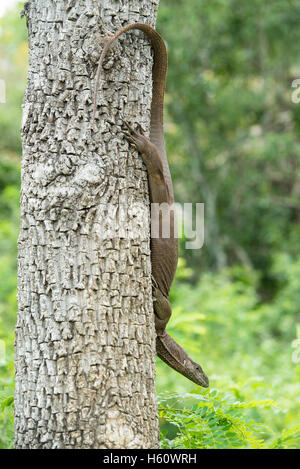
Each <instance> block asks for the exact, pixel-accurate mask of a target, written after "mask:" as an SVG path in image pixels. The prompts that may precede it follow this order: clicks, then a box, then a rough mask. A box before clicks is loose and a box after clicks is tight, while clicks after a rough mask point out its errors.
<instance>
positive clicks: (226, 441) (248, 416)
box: [159, 389, 300, 449]
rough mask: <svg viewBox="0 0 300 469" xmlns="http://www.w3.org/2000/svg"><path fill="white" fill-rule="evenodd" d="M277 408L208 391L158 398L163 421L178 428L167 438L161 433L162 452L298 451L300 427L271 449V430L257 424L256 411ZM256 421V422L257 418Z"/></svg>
mask: <svg viewBox="0 0 300 469" xmlns="http://www.w3.org/2000/svg"><path fill="white" fill-rule="evenodd" d="M273 407H274V408H276V404H275V403H274V402H273V401H271V400H253V401H248V402H241V401H236V400H235V397H234V396H232V395H230V394H225V393H221V392H220V391H219V390H216V389H213V390H210V391H209V390H206V391H204V392H203V393H202V394H195V393H194V394H192V393H174V394H169V395H161V396H159V413H160V418H161V420H162V421H166V422H168V423H169V424H170V425H171V426H172V427H175V429H176V430H175V435H174V432H173V435H172V438H171V439H169V438H168V432H167V431H165V432H162V436H161V448H163V449H227V448H233V449H247V448H251V449H264V448H270V449H283V448H295V447H296V446H295V445H296V444H297V443H299V441H300V431H299V430H300V427H299V426H297V427H294V428H293V429H291V430H289V431H286V430H284V431H283V432H282V434H281V435H280V436H278V437H276V438H273V441H272V442H271V443H270V444H269V446H268V445H266V443H265V439H266V435H270V436H273V432H272V430H270V429H269V428H268V427H266V425H263V424H262V423H261V422H258V421H257V416H256V414H255V410H257V409H260V408H264V409H270V408H273ZM255 417H256V418H255Z"/></svg>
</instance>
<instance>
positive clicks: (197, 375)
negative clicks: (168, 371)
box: [156, 330, 209, 388]
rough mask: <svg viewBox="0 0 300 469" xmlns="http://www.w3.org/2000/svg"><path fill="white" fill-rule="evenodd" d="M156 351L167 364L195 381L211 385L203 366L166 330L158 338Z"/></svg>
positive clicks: (206, 386) (205, 386)
mask: <svg viewBox="0 0 300 469" xmlns="http://www.w3.org/2000/svg"><path fill="white" fill-rule="evenodd" d="M156 353H157V355H158V356H159V358H160V359H161V360H163V361H164V362H165V363H166V364H167V365H169V366H170V367H171V368H173V369H174V370H176V371H177V372H178V373H180V374H182V375H183V376H185V377H186V378H188V379H189V380H191V381H193V383H196V384H198V385H199V386H202V387H203V388H208V387H209V380H208V377H207V376H206V374H205V373H204V371H203V370H202V368H201V366H200V365H199V364H198V363H196V362H194V360H192V359H191V357H189V356H188V354H187V353H186V352H185V350H183V348H182V347H180V345H178V344H177V342H175V340H174V339H172V337H171V336H170V335H169V334H168V333H167V332H166V330H165V331H164V333H163V334H162V335H158V336H157V338H156Z"/></svg>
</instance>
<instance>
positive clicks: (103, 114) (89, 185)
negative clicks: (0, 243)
mask: <svg viewBox="0 0 300 469" xmlns="http://www.w3.org/2000/svg"><path fill="white" fill-rule="evenodd" d="M158 2H159V0H151V1H149V0H130V1H128V0H123V1H122V0H121V1H112V0H89V1H87V0H78V1H76V2H75V1H73V0H69V1H67V0H65V1H62V0H32V1H31V2H28V4H27V7H26V17H27V24H28V29H29V48H30V67H29V74H28V84H27V89H26V93H25V98H24V106H23V122H22V140H23V158H22V191H21V228H20V237H19V270H18V298H19V311H18V319H17V325H16V391H15V445H16V448H155V447H157V445H158V418H157V405H156V395H155V331H154V320H153V309H152V291H151V265H150V249H149V229H148V228H149V211H148V204H149V199H148V189H147V175H146V171H145V168H144V166H143V164H142V162H141V160H140V158H139V156H138V154H137V153H136V152H134V151H133V150H132V149H131V148H129V146H128V143H127V142H126V141H125V139H124V138H123V136H122V133H121V127H120V126H121V117H122V116H123V117H124V118H127V119H128V120H130V121H131V122H134V121H138V122H139V123H141V124H142V126H143V127H144V128H145V130H147V129H148V126H149V110H150V104H151V68H152V55H151V49H150V46H149V43H148V41H147V40H146V39H145V38H144V37H143V35H142V33H129V34H127V35H126V36H125V37H124V38H122V39H120V40H119V41H118V44H117V45H116V46H115V48H114V50H113V51H112V52H111V53H110V59H109V60H108V61H107V64H106V67H105V68H106V76H105V81H103V80H102V83H101V91H100V92H99V95H98V96H99V97H98V104H99V106H98V116H97V117H98V119H97V121H96V125H97V127H98V131H97V132H93V131H92V129H91V115H92V101H93V87H94V78H95V72H96V66H97V60H98V58H99V54H100V52H101V48H102V46H103V42H104V39H103V38H104V36H105V34H107V31H109V32H112V33H113V32H115V31H117V30H118V29H119V28H120V27H122V26H123V25H124V24H127V23H130V22H135V21H140V22H145V23H148V24H151V25H152V26H154V23H155V18H156V12H157V7H158ZM120 197H121V198H123V200H126V199H127V202H128V205H129V207H130V218H131V220H132V221H136V222H135V223H134V226H135V233H136V234H135V236H134V237H132V236H129V237H128V236H126V233H125V234H124V233H123V234H120V233H119V234H118V235H112V237H110V238H108V239H103V236H102V234H103V227H104V226H111V224H112V223H114V224H115V225H116V227H117V228H118V227H119V225H120V223H121V224H122V222H120V220H119V211H120V207H119V200H120ZM138 202H140V203H141V204H142V206H143V207H145V206H146V207H147V211H146V223H145V220H144V218H145V217H144V218H143V217H142V218H141V214H140V212H139V207H138V205H135V203H138ZM107 203H110V204H112V206H113V207H114V208H115V209H112V210H109V212H107V211H105V210H106V209H107V207H106V204H107ZM145 226H146V236H145V234H144V231H145ZM101 233H102V234H101ZM129 234H130V233H129Z"/></svg>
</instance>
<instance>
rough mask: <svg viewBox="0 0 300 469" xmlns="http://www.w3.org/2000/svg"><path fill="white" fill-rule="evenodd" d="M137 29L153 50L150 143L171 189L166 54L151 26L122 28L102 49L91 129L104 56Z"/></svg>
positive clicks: (163, 44) (157, 34)
mask: <svg viewBox="0 0 300 469" xmlns="http://www.w3.org/2000/svg"><path fill="white" fill-rule="evenodd" d="M134 29H139V30H140V31H143V32H144V33H145V34H146V36H147V37H148V38H149V39H150V41H151V45H152V47H153V50H154V61H153V70H152V102H151V123H150V141H151V142H152V143H153V144H154V145H155V146H156V148H157V149H158V150H159V153H160V155H161V157H162V163H163V167H164V174H165V177H166V179H167V181H168V186H169V187H170V188H171V190H172V192H173V188H172V180H171V176H170V170H169V165H168V160H167V155H166V149H165V142H164V122H163V121H164V93H165V85H166V75H167V69H168V54H167V49H166V45H165V43H164V40H163V39H162V37H161V35H160V34H159V33H158V32H157V31H156V30H155V29H154V28H152V26H150V25H148V24H144V23H132V24H128V25H126V26H124V27H123V28H121V29H120V30H119V31H117V32H116V33H115V34H114V35H113V36H111V37H110V38H109V39H108V40H107V42H106V44H105V45H104V47H103V50H102V52H101V55H100V59H99V64H98V69H97V73H96V82H95V89H94V104H93V117H92V128H93V129H94V124H95V115H96V109H97V92H98V89H99V81H100V76H101V74H102V70H103V62H104V60H105V57H106V54H107V52H108V50H109V48H110V46H111V45H112V43H113V42H114V41H115V40H116V39H118V37H120V36H121V35H122V34H123V33H125V32H126V31H130V30H134Z"/></svg>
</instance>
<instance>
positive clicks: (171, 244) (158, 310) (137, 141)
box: [125, 122, 209, 387]
mask: <svg viewBox="0 0 300 469" xmlns="http://www.w3.org/2000/svg"><path fill="white" fill-rule="evenodd" d="M125 124H126V126H127V129H128V131H126V132H125V135H126V137H127V139H128V140H129V141H130V142H131V143H133V144H134V145H135V147H136V148H137V150H138V151H139V152H140V153H141V156H142V159H143V161H144V163H145V165H146V168H147V172H148V182H149V189H150V199H151V203H158V204H162V203H167V204H173V200H172V197H171V195H170V193H171V191H170V189H169V187H168V184H167V181H166V179H165V176H164V171H163V164H162V160H161V157H160V154H159V151H158V150H157V148H156V147H155V145H154V144H153V143H152V142H150V140H148V139H147V138H146V137H145V136H144V135H142V134H141V133H139V132H137V131H136V130H134V129H133V128H132V127H131V126H130V125H129V124H128V123H127V122H125ZM170 222H171V224H173V225H174V214H173V215H172V214H171V219H170ZM177 245H178V241H177V239H175V237H174V235H173V236H171V237H170V238H163V237H161V238H158V239H152V240H151V265H152V275H153V309H154V315H155V329H156V334H157V338H156V352H157V355H158V356H159V358H160V359H161V360H163V361H164V362H165V363H167V364H168V365H169V366H170V367H171V368H173V369H175V370H176V371H178V372H179V373H181V374H182V375H183V376H185V377H186V378H188V379H190V380H191V381H193V382H194V383H196V384H198V385H200V386H203V387H208V386H209V381H208V378H207V376H206V374H205V373H204V371H203V370H202V368H201V366H200V365H199V364H198V363H196V362H194V361H193V360H192V359H191V358H190V357H189V356H188V354H187V353H186V352H185V351H184V350H183V348H182V347H180V345H178V344H177V343H176V342H175V341H174V340H173V339H172V337H170V336H169V334H168V333H167V331H166V325H167V323H168V321H169V319H170V316H171V314H172V308H171V305H170V302H169V300H168V295H169V290H170V287H171V284H172V281H173V277H174V274H175V271H176V266H177Z"/></svg>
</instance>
